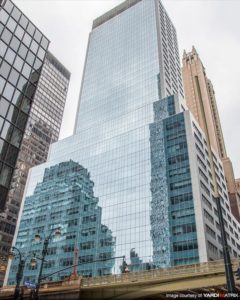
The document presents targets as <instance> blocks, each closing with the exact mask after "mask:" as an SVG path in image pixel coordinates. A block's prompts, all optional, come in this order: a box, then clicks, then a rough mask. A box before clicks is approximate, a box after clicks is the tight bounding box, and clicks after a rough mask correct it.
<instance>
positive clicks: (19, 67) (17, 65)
mask: <svg viewBox="0 0 240 300" xmlns="http://www.w3.org/2000/svg"><path fill="white" fill-rule="evenodd" d="M23 63H24V61H23V59H22V58H21V57H19V56H17V57H16V59H15V62H14V64H13V66H14V68H16V69H17V70H18V71H19V72H21V70H22V66H23Z"/></svg>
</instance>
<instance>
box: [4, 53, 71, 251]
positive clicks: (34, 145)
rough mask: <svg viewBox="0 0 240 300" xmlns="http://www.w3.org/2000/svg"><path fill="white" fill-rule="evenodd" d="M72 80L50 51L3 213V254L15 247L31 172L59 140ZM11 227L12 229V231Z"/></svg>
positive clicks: (43, 160) (44, 64)
mask: <svg viewBox="0 0 240 300" xmlns="http://www.w3.org/2000/svg"><path fill="white" fill-rule="evenodd" d="M69 79H70V73H69V71H68V70H67V69H66V68H65V67H64V66H63V65H62V64H61V63H60V62H59V60H58V59H56V58H55V57H54V56H53V55H52V54H51V53H50V52H49V51H48V52H47V53H46V56H45V59H44V62H43V66H42V71H41V75H40V78H39V81H38V86H37V89H36V93H35V95H34V99H33V104H32V107H31V112H30V114H29V118H28V122H27V125H26V128H25V132H24V137H23V140H22V145H21V148H20V152H19V155H18V159H17V164H16V168H15V170H14V174H13V177H12V182H11V187H10V191H9V193H8V197H7V201H6V203H5V207H4V210H3V212H2V214H1V215H2V218H1V221H2V226H1V227H0V236H1V237H2V238H1V239H0V256H1V255H2V256H5V255H6V254H7V253H8V251H9V249H10V247H11V243H12V239H13V232H14V230H15V226H16V221H17V217H18V212H19V207H20V205H21V201H22V198H23V193H24V188H25V185H26V181H27V176H28V171H29V169H30V168H32V167H34V166H36V165H39V164H41V163H43V162H45V161H46V160H47V155H48V150H49V147H50V144H51V143H54V142H56V141H57V140H58V137H59V132H60V127H61V122H62V116H63V111H64V106H65V101H66V97H67V90H68V84H69ZM8 228H11V229H12V230H11V232H9V230H8Z"/></svg>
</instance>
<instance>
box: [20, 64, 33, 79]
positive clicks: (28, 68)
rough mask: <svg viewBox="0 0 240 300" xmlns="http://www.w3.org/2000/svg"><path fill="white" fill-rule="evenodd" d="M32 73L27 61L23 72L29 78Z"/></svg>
mask: <svg viewBox="0 0 240 300" xmlns="http://www.w3.org/2000/svg"><path fill="white" fill-rule="evenodd" d="M30 73H31V68H30V66H29V65H28V64H27V63H25V64H24V66H23V70H22V74H23V75H24V76H25V77H26V78H29V75H30Z"/></svg>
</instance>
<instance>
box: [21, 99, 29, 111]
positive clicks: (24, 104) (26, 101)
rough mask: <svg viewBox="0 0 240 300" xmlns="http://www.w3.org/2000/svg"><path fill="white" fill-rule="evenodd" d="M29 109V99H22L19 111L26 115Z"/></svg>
mask: <svg viewBox="0 0 240 300" xmlns="http://www.w3.org/2000/svg"><path fill="white" fill-rule="evenodd" d="M30 108H31V101H30V99H28V98H27V97H24V98H23V101H22V106H21V110H22V111H24V112H25V113H26V114H28V113H29V111H30Z"/></svg>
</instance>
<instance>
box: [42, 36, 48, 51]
mask: <svg viewBox="0 0 240 300" xmlns="http://www.w3.org/2000/svg"><path fill="white" fill-rule="evenodd" d="M48 44H49V41H48V40H47V39H46V38H45V36H43V37H42V41H41V46H42V47H43V49H45V50H46V49H47V47H48Z"/></svg>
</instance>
